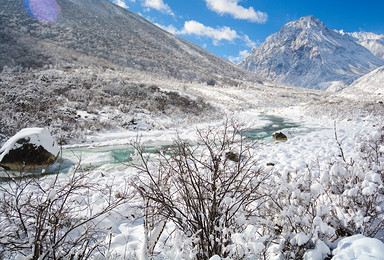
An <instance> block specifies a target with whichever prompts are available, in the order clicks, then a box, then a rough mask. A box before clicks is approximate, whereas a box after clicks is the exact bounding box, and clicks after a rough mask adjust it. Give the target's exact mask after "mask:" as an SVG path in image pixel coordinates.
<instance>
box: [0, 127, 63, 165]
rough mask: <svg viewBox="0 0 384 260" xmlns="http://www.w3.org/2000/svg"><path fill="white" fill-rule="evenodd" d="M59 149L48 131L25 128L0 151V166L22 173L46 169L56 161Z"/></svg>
mask: <svg viewBox="0 0 384 260" xmlns="http://www.w3.org/2000/svg"><path fill="white" fill-rule="evenodd" d="M58 154H59V147H58V145H57V144H56V142H55V140H54V139H53V138H52V136H51V135H50V133H49V132H48V130H46V129H44V128H25V129H23V130H21V131H20V132H18V133H17V134H16V135H15V136H13V137H12V138H10V139H9V140H8V141H7V142H6V143H5V144H4V146H3V147H2V148H1V150H0V166H1V167H3V168H4V169H7V170H12V171H24V170H35V169H38V168H46V167H48V166H50V165H51V164H53V163H54V162H55V161H56V158H57V156H58Z"/></svg>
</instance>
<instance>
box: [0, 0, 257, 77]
mask: <svg viewBox="0 0 384 260" xmlns="http://www.w3.org/2000/svg"><path fill="white" fill-rule="evenodd" d="M38 3H39V2H31V4H35V5H38ZM57 3H58V5H59V7H60V14H59V16H58V19H57V20H55V21H54V22H52V23H48V24H47V23H41V22H39V21H38V20H37V19H34V18H33V17H31V16H30V15H29V14H28V12H27V11H26V10H25V9H24V7H23V2H22V1H7V0H0V10H1V12H0V36H1V37H0V46H1V49H2V53H1V54H0V69H1V68H2V67H3V66H5V65H7V66H8V67H14V66H20V65H21V66H22V67H29V66H33V67H42V66H44V65H46V64H56V63H57V62H58V61H60V60H61V59H68V57H69V56H71V55H73V54H72V52H74V51H75V52H77V53H79V54H86V55H89V56H92V57H97V58H102V59H105V60H107V61H110V62H112V63H114V64H118V65H121V66H124V67H130V68H135V69H138V70H143V71H149V72H152V73H156V74H160V75H167V76H172V77H175V78H180V79H186V80H195V79H196V80H199V81H204V82H207V81H208V80H210V79H214V80H217V78H221V76H224V77H229V78H231V77H234V78H250V79H253V80H257V79H256V77H255V76H254V75H252V74H251V73H249V72H245V71H243V70H241V69H239V68H237V67H236V66H235V65H233V64H232V63H230V62H229V61H226V60H224V59H222V58H219V57H216V56H214V55H213V54H211V53H209V52H207V51H205V50H204V49H202V48H200V47H198V46H196V45H194V44H192V43H190V42H188V41H186V40H184V39H181V38H179V37H176V36H174V35H171V34H170V33H168V32H166V31H164V30H163V29H161V28H159V27H157V26H155V25H154V24H152V23H151V22H149V21H147V20H145V19H144V18H143V17H141V16H139V15H137V14H134V13H132V12H130V11H128V10H126V9H123V8H121V7H119V6H117V5H115V4H113V3H111V2H109V1H108V0H98V1H90V0H71V1H68V0H57ZM35 16H36V15H35ZM28 37H32V39H31V40H30V43H29V44H23V45H22V46H21V43H19V42H18V39H20V38H22V39H24V38H28ZM41 42H45V43H50V44H51V45H52V44H53V46H45V47H46V48H44V46H42V47H39V45H41ZM46 45H47V44H46ZM55 46H56V47H55ZM58 47H61V48H65V49H67V50H68V55H65V54H64V55H63V54H62V53H55V50H56V49H57V48H58ZM15 49H17V50H19V51H14V50H15ZM46 49H49V50H51V51H47V50H46ZM71 62H72V63H73V64H78V60H77V58H76V55H75V56H74V57H73V58H72V59H71ZM89 62H90V63H91V64H95V62H94V61H92V60H91V58H90V61H89ZM96 64H98V63H96Z"/></svg>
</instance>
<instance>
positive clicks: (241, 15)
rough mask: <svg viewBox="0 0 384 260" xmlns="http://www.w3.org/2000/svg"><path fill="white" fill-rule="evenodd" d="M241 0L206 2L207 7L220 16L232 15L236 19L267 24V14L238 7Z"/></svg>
mask: <svg viewBox="0 0 384 260" xmlns="http://www.w3.org/2000/svg"><path fill="white" fill-rule="evenodd" d="M239 1H240V0H205V2H206V3H207V6H208V8H209V9H211V10H212V11H214V12H216V13H218V14H230V15H232V16H233V17H234V18H236V19H241V20H248V21H251V22H257V23H265V22H266V21H267V19H268V15H267V14H266V13H263V12H260V11H255V9H253V7H249V8H245V7H243V6H240V5H238V3H239Z"/></svg>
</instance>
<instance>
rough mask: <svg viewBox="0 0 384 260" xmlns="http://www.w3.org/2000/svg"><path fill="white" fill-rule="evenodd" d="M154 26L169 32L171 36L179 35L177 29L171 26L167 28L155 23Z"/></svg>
mask: <svg viewBox="0 0 384 260" xmlns="http://www.w3.org/2000/svg"><path fill="white" fill-rule="evenodd" d="M155 25H156V26H158V27H160V28H161V29H163V30H166V31H167V32H169V33H171V34H180V33H179V32H180V31H179V30H177V28H176V27H175V26H173V25H172V24H171V25H168V26H165V25H161V24H158V23H155Z"/></svg>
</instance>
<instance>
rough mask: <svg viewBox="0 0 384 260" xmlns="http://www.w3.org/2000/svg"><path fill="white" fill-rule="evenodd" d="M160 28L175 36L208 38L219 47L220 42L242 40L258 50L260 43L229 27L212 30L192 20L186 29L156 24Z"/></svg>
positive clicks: (187, 22)
mask: <svg viewBox="0 0 384 260" xmlns="http://www.w3.org/2000/svg"><path fill="white" fill-rule="evenodd" d="M155 24H156V25H157V26H158V27H160V28H162V29H163V30H166V31H168V32H169V33H171V34H175V35H196V36H202V37H208V38H210V39H212V40H213V44H214V45H219V42H220V41H222V40H226V41H229V42H233V41H234V40H237V39H240V40H241V41H242V42H243V43H244V44H245V45H246V46H247V47H250V48H252V49H253V48H256V47H257V46H258V45H260V43H256V42H254V41H252V40H251V39H250V38H249V37H248V35H239V34H238V33H237V32H236V31H235V30H232V29H231V28H229V27H227V26H222V27H217V28H212V27H210V26H206V25H204V24H202V23H199V22H197V21H194V20H191V21H186V22H185V23H184V27H183V28H182V29H181V30H179V29H177V28H176V27H175V26H174V25H172V24H171V25H168V26H164V25H161V24H157V23H155Z"/></svg>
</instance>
